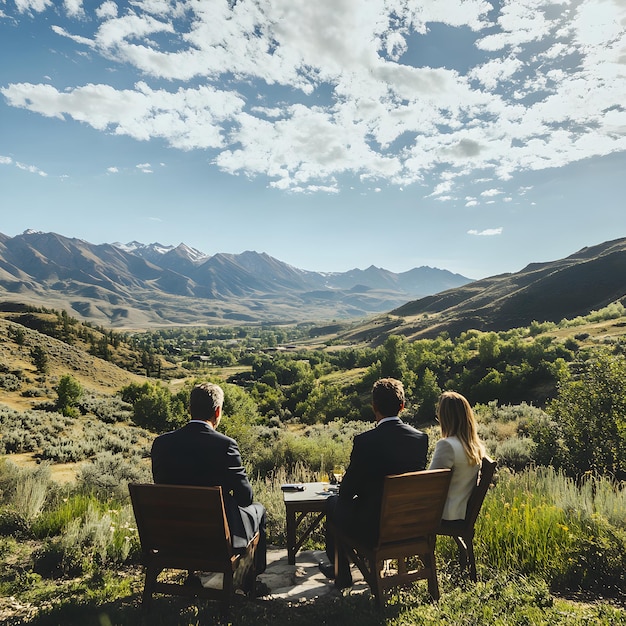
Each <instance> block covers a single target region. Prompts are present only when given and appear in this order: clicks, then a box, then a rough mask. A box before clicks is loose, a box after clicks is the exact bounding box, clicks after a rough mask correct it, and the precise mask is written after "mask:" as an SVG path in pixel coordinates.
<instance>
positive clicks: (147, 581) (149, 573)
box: [141, 565, 162, 615]
mask: <svg viewBox="0 0 626 626" xmlns="http://www.w3.org/2000/svg"><path fill="white" fill-rule="evenodd" d="M161 570H162V568H161V567H154V566H152V565H148V566H146V574H145V578H144V583H143V593H142V594H141V609H142V611H143V613H144V615H147V614H148V613H149V612H150V610H151V608H152V593H153V591H154V586H155V584H156V580H157V576H158V575H159V574H160V573H161Z"/></svg>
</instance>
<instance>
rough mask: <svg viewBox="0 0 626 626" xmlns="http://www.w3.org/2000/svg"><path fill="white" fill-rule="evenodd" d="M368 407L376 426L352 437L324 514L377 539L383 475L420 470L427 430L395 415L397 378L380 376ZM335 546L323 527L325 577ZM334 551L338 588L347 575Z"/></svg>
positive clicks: (399, 405)
mask: <svg viewBox="0 0 626 626" xmlns="http://www.w3.org/2000/svg"><path fill="white" fill-rule="evenodd" d="M372 408H373V410H374V416H375V419H376V427H375V428H373V429H372V430H368V431H366V432H364V433H361V434H360V435H357V436H356V437H355V438H354V442H353V446H352V453H351V456H350V465H349V466H348V468H347V469H346V473H345V475H344V477H343V480H342V482H341V486H340V488H339V494H338V496H330V498H329V499H328V501H327V507H328V508H327V510H326V515H327V519H328V520H329V521H331V522H333V523H334V524H336V525H337V526H338V527H339V528H340V529H341V530H342V531H343V532H345V533H347V534H348V535H351V536H353V537H355V538H357V539H359V540H361V541H366V542H371V543H374V542H376V540H377V539H378V529H379V525H380V506H381V501H382V492H383V482H384V478H385V476H388V475H390V474H404V473H405V472H415V471H418V470H423V469H424V468H425V467H426V456H427V453H428V436H427V435H426V434H425V433H423V432H422V431H420V430H416V429H415V428H413V427H412V426H409V425H408V424H405V423H404V422H403V421H402V420H401V419H400V418H399V417H398V415H399V413H400V412H401V411H402V410H403V409H404V387H403V386H402V383H401V382H400V381H399V380H396V379H394V378H381V379H380V380H378V381H376V383H374V386H373V388H372ZM334 550H335V542H334V538H333V536H332V533H330V532H329V531H328V530H327V533H326V554H327V556H328V559H329V561H330V562H329V563H320V569H321V571H322V572H323V573H324V574H325V575H326V576H328V577H329V578H334V566H333V563H334V558H335V555H334ZM338 557H339V558H338V560H339V570H338V575H337V577H336V579H335V586H336V587H338V588H340V589H343V588H345V587H350V586H351V585H352V575H351V574H350V564H349V562H348V558H347V556H346V555H345V554H344V553H343V552H339V554H338Z"/></svg>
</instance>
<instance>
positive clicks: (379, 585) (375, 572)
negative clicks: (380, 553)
mask: <svg viewBox="0 0 626 626" xmlns="http://www.w3.org/2000/svg"><path fill="white" fill-rule="evenodd" d="M382 565H383V564H382V563H371V566H372V567H371V577H372V582H373V583H374V584H373V585H372V584H371V583H370V587H371V588H372V593H373V594H374V599H375V601H376V606H377V607H378V608H379V609H382V608H383V607H384V606H385V591H384V589H383V581H382V578H381V569H382ZM379 566H380V567H379Z"/></svg>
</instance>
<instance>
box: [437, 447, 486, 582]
mask: <svg viewBox="0 0 626 626" xmlns="http://www.w3.org/2000/svg"><path fill="white" fill-rule="evenodd" d="M496 466H497V462H496V461H494V460H492V459H490V458H489V457H488V456H485V457H483V460H482V463H481V466H480V471H479V474H478V481H477V482H476V486H475V487H474V490H473V491H472V494H471V495H470V498H469V500H468V502H467V513H466V514H465V519H463V520H454V521H448V520H442V522H441V525H440V526H439V528H438V529H437V534H438V535H447V536H448V537H452V538H453V539H454V541H456V544H457V546H458V548H459V563H460V565H461V569H463V570H468V573H469V577H470V578H471V579H472V580H473V581H476V560H475V558H474V526H475V524H476V519H477V518H478V514H479V513H480V509H481V507H482V505H483V501H484V499H485V496H486V495H487V491H488V490H489V485H490V484H491V481H492V479H493V475H494V473H495V471H496Z"/></svg>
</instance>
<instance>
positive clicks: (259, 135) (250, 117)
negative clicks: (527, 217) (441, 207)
mask: <svg viewBox="0 0 626 626" xmlns="http://www.w3.org/2000/svg"><path fill="white" fill-rule="evenodd" d="M63 5H64V7H65V10H66V12H67V13H68V15H69V16H71V17H73V18H74V19H75V20H77V22H79V24H80V28H79V26H78V25H76V28H72V22H71V21H70V22H69V23H65V24H64V25H63V26H60V25H58V24H53V25H52V27H51V28H52V29H53V32H55V33H56V34H57V35H59V36H60V37H63V40H64V41H65V42H66V43H68V42H70V43H69V45H71V44H73V45H74V46H75V47H77V53H79V52H84V48H87V49H88V50H89V52H90V54H91V55H100V57H102V59H104V60H105V61H106V62H107V64H108V65H109V66H111V67H112V68H113V69H126V70H131V71H132V72H134V73H135V76H136V83H135V85H134V86H133V87H129V86H128V84H127V83H126V82H125V83H123V84H122V83H120V84H116V83H115V80H116V77H115V72H113V73H111V77H106V80H105V78H103V77H100V78H99V80H98V81H96V82H95V83H94V84H83V85H75V86H70V87H69V88H66V86H65V85H62V86H61V85H59V86H58V87H57V86H54V85H52V84H49V85H45V84H30V83H14V84H11V85H7V86H4V87H3V88H1V89H0V93H2V94H3V95H4V97H5V99H6V101H7V103H8V104H9V105H10V106H14V107H20V108H25V109H28V110H30V111H33V112H36V113H39V114H41V115H45V116H49V117H55V118H58V119H61V120H75V121H78V122H81V123H84V124H88V125H89V126H91V127H93V128H95V129H97V130H100V131H103V132H108V133H114V134H118V135H126V136H129V137H132V138H134V139H136V140H141V141H148V140H151V139H160V140H164V141H165V142H167V143H168V144H169V145H171V146H172V147H174V148H177V149H181V150H197V149H200V150H210V151H211V161H212V162H213V163H214V164H216V165H217V166H218V167H220V168H221V169H223V170H224V171H226V172H229V173H232V174H240V173H241V174H244V175H247V176H266V177H267V178H268V179H269V181H268V184H269V185H271V186H273V187H276V188H278V189H284V190H289V189H291V190H294V191H299V192H302V191H303V190H304V191H311V190H328V189H331V190H333V191H334V190H336V189H337V186H338V183H337V179H338V178H339V177H340V176H341V175H343V174H352V175H355V176H357V177H359V178H360V179H361V180H362V181H363V182H367V183H371V184H372V185H373V186H374V187H375V186H376V185H377V184H378V182H380V181H386V182H388V183H391V184H396V185H398V186H406V185H408V184H411V183H415V182H420V183H426V184H428V185H430V186H431V189H432V191H431V195H432V197H436V198H437V199H440V200H442V199H449V198H452V197H454V196H455V189H456V187H457V186H458V185H460V184H462V181H464V180H465V179H469V180H472V181H474V182H475V183H476V184H480V185H483V184H484V185H485V186H487V185H490V186H491V188H486V189H485V191H483V193H482V194H481V196H482V197H490V196H491V197H493V196H494V195H495V194H496V192H495V189H494V187H493V186H494V185H498V183H499V182H500V181H506V180H510V179H511V178H512V176H513V175H514V174H515V173H517V172H520V171H525V170H540V169H545V168H554V167H560V166H563V165H566V164H568V163H571V162H573V161H579V160H582V159H587V158H589V157H592V156H602V155H608V154H611V153H613V152H617V151H624V150H626V109H625V108H624V104H623V101H624V67H625V65H626V4H625V3H624V2H623V1H621V2H618V1H617V0H614V1H609V0H580V1H579V2H577V3H571V2H569V0H503V1H502V2H501V3H500V4H498V5H496V6H495V8H494V7H492V6H491V4H490V3H488V2H484V1H481V0H438V1H437V2H425V3H407V2H405V1H403V0H385V2H380V0H317V1H316V2H304V1H296V0H271V1H270V0H239V1H238V2H235V3H232V2H227V1H226V0H211V1H209V0H195V1H194V2H174V1H168V0H141V1H139V0H137V1H136V2H133V3H132V10H125V11H121V10H120V9H119V7H118V4H117V3H116V2H113V1H111V0H107V1H105V2H102V3H101V4H99V5H98V6H97V7H95V8H91V7H90V4H89V3H87V4H86V5H85V3H84V2H82V1H81V0H64V3H63ZM51 6H52V3H51V2H48V1H46V0H30V1H27V0H17V1H16V8H17V10H18V12H20V13H24V12H43V11H44V10H46V9H49V8H50V7H51ZM86 13H88V15H87V17H88V18H89V19H88V20H86V19H85V14H86ZM489 20H493V21H489ZM432 24H444V25H446V26H447V27H448V31H449V32H450V33H451V35H450V36H453V35H454V30H453V29H455V28H459V29H463V32H464V33H467V32H468V31H469V32H472V33H473V36H474V47H473V48H470V49H468V57H470V58H471V59H472V65H471V67H465V68H464V69H459V68H460V67H461V66H463V63H460V64H459V63H457V62H456V60H455V59H451V58H447V57H446V50H445V41H442V42H433V43H435V44H437V43H440V44H441V48H442V49H441V63H440V65H439V66H434V65H431V66H420V65H419V64H418V63H417V62H416V61H415V60H414V59H415V58H416V55H415V50H414V49H415V45H416V44H415V41H416V38H417V39H420V38H424V39H423V42H422V41H420V42H419V43H420V44H421V43H426V42H429V43H430V40H428V39H427V38H428V37H429V36H430V35H429V28H430V25H432ZM90 28H91V31H90V30H89V29H90ZM485 52H487V54H484V53H485ZM50 82H52V81H50ZM590 94H593V97H590ZM377 181H378V182H377ZM477 181H481V182H480V183H478V182H477ZM476 193H478V192H476ZM497 193H500V192H497ZM461 195H463V194H461ZM470 202H475V201H470ZM471 206H474V205H471Z"/></svg>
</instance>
